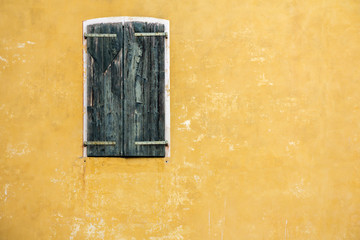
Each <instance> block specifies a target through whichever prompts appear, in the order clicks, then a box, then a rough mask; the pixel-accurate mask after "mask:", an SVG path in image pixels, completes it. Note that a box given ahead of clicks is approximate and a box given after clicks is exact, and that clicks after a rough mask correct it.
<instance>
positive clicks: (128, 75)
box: [124, 22, 165, 157]
mask: <svg viewBox="0 0 360 240" xmlns="http://www.w3.org/2000/svg"><path fill="white" fill-rule="evenodd" d="M150 32H164V25H163V24H158V23H144V22H126V23H125V25H124V65H125V71H124V100H125V101H124V126H125V131H124V155H125V156H129V157H130V156H131V157H164V156H165V145H164V144H155V145H136V144H135V143H136V142H150V141H152V142H154V141H164V140H165V113H164V110H165V109H164V88H165V72H164V70H165V61H164V51H165V49H164V48H165V44H164V36H135V33H150Z"/></svg>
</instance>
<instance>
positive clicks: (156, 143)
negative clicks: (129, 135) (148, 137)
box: [135, 141, 168, 145]
mask: <svg viewBox="0 0 360 240" xmlns="http://www.w3.org/2000/svg"><path fill="white" fill-rule="evenodd" d="M135 145H168V141H143V142H135Z"/></svg>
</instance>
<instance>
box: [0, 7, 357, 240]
mask: <svg viewBox="0 0 360 240" xmlns="http://www.w3.org/2000/svg"><path fill="white" fill-rule="evenodd" d="M108 16H149V17H157V18H164V19H168V20H170V29H171V47H170V49H171V140H172V152H171V158H170V159H167V160H168V163H166V162H165V160H164V159H121V158H118V159H116V158H115V159H114V158H113V159H106V158H87V159H86V163H85V162H84V160H85V159H83V158H82V157H81V156H82V90H83V88H82V84H83V78H82V69H83V65H82V49H83V47H82V21H83V20H86V19H91V18H97V17H108ZM359 43H360V2H359V1H357V0H305V1H297V0H285V1H275V0H274V1H260V0H243V1H238V0H222V1H212V0H211V1H208V0H193V1H190V0H183V1H180V0H174V1H168V0H154V1H148V0H145V1H143V0H141V1H140V0H131V1H115V0H106V1H105V0H103V1H100V0H79V1H60V0H46V1H45V0H38V1H35V0H30V1H25V0H0V81H1V86H0V142H1V144H0V239H123V240H124V239H130V240H142V239H150V240H170V239H171V240H172V239H184V240H188V239H196V240H197V239H199V240H202V239H210V240H214V239H221V240H222V239H236V240H238V239H286V240H288V239H292V240H294V239H298V240H300V239H301V240H302V239H360V94H359V91H360V81H359V80H360V70H359V69H360V68H359V66H360V44H359Z"/></svg>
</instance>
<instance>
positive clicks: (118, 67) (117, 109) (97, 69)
mask: <svg viewBox="0 0 360 240" xmlns="http://www.w3.org/2000/svg"><path fill="white" fill-rule="evenodd" d="M87 31H88V33H90V34H95V33H96V34H110V33H112V34H116V37H88V38H87V51H88V53H89V54H88V61H87V62H88V68H87V73H88V74H87V81H88V91H87V92H88V107H87V111H88V133H87V139H88V142H89V143H93V144H94V145H88V146H87V154H88V156H94V157H95V156H96V157H100V156H104V157H105V156H121V155H122V154H123V136H122V133H123V126H122V123H123V112H122V109H123V106H122V105H123V101H122V99H123V91H122V88H123V87H122V82H123V79H122V73H123V71H122V68H123V65H122V62H123V61H122V59H123V56H122V55H123V50H122V45H123V28H122V24H96V25H91V26H89V27H88V29H87ZM114 143H115V144H114Z"/></svg>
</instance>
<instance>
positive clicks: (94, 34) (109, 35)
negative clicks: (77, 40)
mask: <svg viewBox="0 0 360 240" xmlns="http://www.w3.org/2000/svg"><path fill="white" fill-rule="evenodd" d="M116 36H117V35H116V34H115V33H85V34H84V37H85V38H88V37H116Z"/></svg>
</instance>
